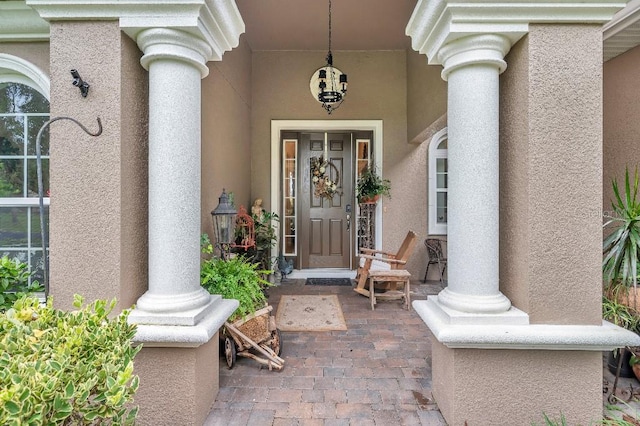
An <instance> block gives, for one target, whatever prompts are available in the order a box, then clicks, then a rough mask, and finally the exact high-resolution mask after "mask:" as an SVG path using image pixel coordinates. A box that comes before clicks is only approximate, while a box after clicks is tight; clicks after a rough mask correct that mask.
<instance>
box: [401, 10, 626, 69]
mask: <svg viewBox="0 0 640 426" xmlns="http://www.w3.org/2000/svg"><path fill="white" fill-rule="evenodd" d="M626 3H627V2H626V1H620V0H599V1H597V0H589V1H585V0H555V1H552V0H541V1H535V2H525V1H514V0H502V1H477V0H466V1H454V0H419V1H418V4H417V5H416V7H415V9H414V11H413V14H412V15H411V18H410V19H409V23H408V24H407V28H406V34H407V35H408V36H410V37H411V46H412V47H413V49H414V50H415V51H417V52H420V53H422V54H425V55H427V57H428V59H429V63H430V64H439V63H440V62H438V58H437V52H438V51H439V50H440V49H441V48H442V46H444V45H445V44H447V43H448V42H450V41H453V40H456V39H459V38H463V37H467V36H470V35H479V34H500V35H503V36H505V37H506V38H508V39H509V40H510V42H511V44H512V45H513V44H514V43H515V42H516V41H518V40H519V39H520V38H521V37H522V36H523V35H525V34H526V33H527V32H528V30H529V24H531V23H582V24H584V23H594V24H598V23H605V22H607V21H609V20H610V19H611V17H612V16H613V15H614V13H616V12H617V11H618V10H619V9H621V8H623V7H624V6H625V5H626Z"/></svg>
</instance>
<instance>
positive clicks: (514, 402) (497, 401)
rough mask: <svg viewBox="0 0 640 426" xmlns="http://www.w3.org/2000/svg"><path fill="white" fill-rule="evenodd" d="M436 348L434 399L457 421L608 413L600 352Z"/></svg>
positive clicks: (579, 420) (585, 418) (586, 419)
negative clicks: (604, 400) (603, 411)
mask: <svg viewBox="0 0 640 426" xmlns="http://www.w3.org/2000/svg"><path fill="white" fill-rule="evenodd" d="M432 348H433V366H432V370H433V383H434V398H435V399H436V402H437V403H438V408H440V410H441V412H442V414H443V416H444V417H445V419H447V421H448V422H449V424H450V425H452V426H453V425H455V426H458V425H460V426H461V425H464V424H469V425H478V426H483V425H486V426H493V425H529V424H544V419H543V414H547V415H548V416H549V417H550V418H551V419H556V420H560V417H561V415H564V416H565V418H566V420H567V424H570V425H590V424H595V423H596V422H598V421H599V420H600V419H601V417H602V396H601V395H602V354H601V353H600V352H577V351H532V350H512V351H509V350H480V349H449V348H447V347H446V346H444V345H442V344H441V343H438V342H437V341H433V343H432ZM436 389H437V391H436ZM465 422H466V423H465Z"/></svg>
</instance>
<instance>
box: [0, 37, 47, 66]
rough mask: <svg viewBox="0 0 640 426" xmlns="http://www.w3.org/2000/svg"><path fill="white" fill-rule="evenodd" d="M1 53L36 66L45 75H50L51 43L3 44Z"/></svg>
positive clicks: (0, 45)
mask: <svg viewBox="0 0 640 426" xmlns="http://www.w3.org/2000/svg"><path fill="white" fill-rule="evenodd" d="M0 52H2V53H8V54H9V55H14V56H18V57H19V58H22V59H24V60H26V61H29V62H31V63H32V64H34V65H36V66H37V67H38V68H40V69H41V70H42V71H44V72H45V73H49V43H47V42H33V43H26V42H25V43H2V42H0Z"/></svg>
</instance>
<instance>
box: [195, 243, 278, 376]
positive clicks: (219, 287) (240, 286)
mask: <svg viewBox="0 0 640 426" xmlns="http://www.w3.org/2000/svg"><path fill="white" fill-rule="evenodd" d="M202 252H203V253H204V255H205V256H204V258H203V260H202V264H201V269H200V282H201V284H202V287H204V288H205V289H206V290H207V291H208V292H209V293H211V294H219V295H221V296H222V297H223V298H224V299H236V300H237V301H238V302H239V306H238V308H237V309H236V310H235V311H234V313H233V314H232V315H231V317H230V318H229V319H228V321H227V322H225V325H224V327H223V330H222V333H221V334H220V338H221V340H223V342H224V343H223V344H224V352H225V358H226V361H227V366H228V367H229V368H233V366H234V365H235V362H236V357H237V356H243V357H246V358H252V359H254V360H256V361H257V362H259V363H260V364H263V365H267V366H268V367H269V369H272V368H275V369H277V370H279V369H281V368H282V367H283V365H284V360H282V358H280V353H281V352H282V340H281V337H280V331H279V330H278V329H277V328H276V326H275V318H274V317H272V316H271V311H272V310H273V307H272V306H269V305H268V303H267V297H266V296H265V293H264V289H265V288H266V287H268V286H271V283H269V281H267V280H265V279H264V278H262V277H263V276H266V275H268V274H269V273H270V272H271V271H265V270H261V269H260V265H259V264H258V263H254V262H251V261H250V260H249V259H247V258H246V257H244V256H235V257H231V258H230V259H226V260H224V259H220V258H216V257H212V256H211V254H212V253H213V247H212V245H211V242H210V241H209V238H208V236H206V235H203V237H202Z"/></svg>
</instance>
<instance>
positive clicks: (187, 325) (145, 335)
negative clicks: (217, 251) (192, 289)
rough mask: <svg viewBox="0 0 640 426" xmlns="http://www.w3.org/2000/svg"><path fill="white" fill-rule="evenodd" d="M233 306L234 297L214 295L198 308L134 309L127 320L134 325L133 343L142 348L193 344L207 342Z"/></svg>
mask: <svg viewBox="0 0 640 426" xmlns="http://www.w3.org/2000/svg"><path fill="white" fill-rule="evenodd" d="M237 307H238V301H237V300H233V299H223V298H222V297H221V296H220V295H217V294H216V295H212V296H211V300H210V302H209V303H208V304H207V305H206V306H205V307H203V308H201V309H196V310H192V311H187V312H176V313H167V314H158V313H149V312H145V311H142V310H139V309H134V310H133V311H131V313H130V314H129V318H128V319H127V321H128V322H129V323H130V324H136V325H137V332H136V335H135V337H134V338H133V340H134V342H135V343H144V346H145V347H150V346H161V347H197V346H200V345H203V344H205V343H207V342H209V340H211V337H212V336H213V335H214V334H216V333H217V332H218V330H219V329H220V327H222V325H223V324H224V322H225V321H226V320H227V319H228V318H229V317H230V316H231V314H232V313H233V312H234V311H235V310H236V309H237Z"/></svg>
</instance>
